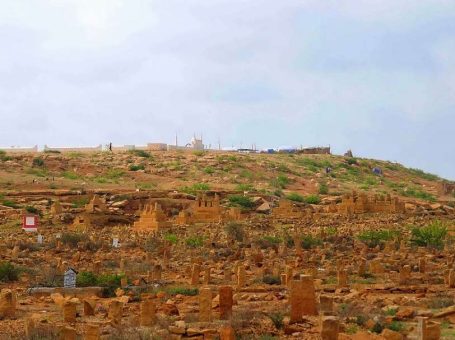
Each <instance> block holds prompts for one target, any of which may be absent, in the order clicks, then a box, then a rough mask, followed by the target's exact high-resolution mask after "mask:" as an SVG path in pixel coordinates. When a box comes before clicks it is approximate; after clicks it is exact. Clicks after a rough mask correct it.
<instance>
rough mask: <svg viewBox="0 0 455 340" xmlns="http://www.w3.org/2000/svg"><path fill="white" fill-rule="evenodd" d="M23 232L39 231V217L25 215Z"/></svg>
mask: <svg viewBox="0 0 455 340" xmlns="http://www.w3.org/2000/svg"><path fill="white" fill-rule="evenodd" d="M22 230H25V231H38V216H36V215H24V219H23V221H22Z"/></svg>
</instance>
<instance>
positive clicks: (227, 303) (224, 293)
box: [218, 286, 234, 320]
mask: <svg viewBox="0 0 455 340" xmlns="http://www.w3.org/2000/svg"><path fill="white" fill-rule="evenodd" d="M218 294H219V296H220V319H221V320H229V319H230V318H231V317H232V305H233V304H234V301H233V296H232V287H231V286H220V287H219V293H218Z"/></svg>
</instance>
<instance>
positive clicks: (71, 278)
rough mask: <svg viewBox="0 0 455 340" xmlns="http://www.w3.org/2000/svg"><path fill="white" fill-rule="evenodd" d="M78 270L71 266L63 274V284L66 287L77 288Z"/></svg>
mask: <svg viewBox="0 0 455 340" xmlns="http://www.w3.org/2000/svg"><path fill="white" fill-rule="evenodd" d="M76 275H77V272H76V271H75V270H74V269H73V268H69V269H68V270H67V271H66V272H65V274H64V276H63V286H64V287H65V288H76Z"/></svg>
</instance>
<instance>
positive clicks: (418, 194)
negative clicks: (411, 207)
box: [398, 188, 436, 202]
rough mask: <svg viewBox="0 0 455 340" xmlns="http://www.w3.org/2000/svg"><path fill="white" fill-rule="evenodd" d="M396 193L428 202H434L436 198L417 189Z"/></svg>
mask: <svg viewBox="0 0 455 340" xmlns="http://www.w3.org/2000/svg"><path fill="white" fill-rule="evenodd" d="M398 192H399V193H400V194H401V195H403V196H406V197H414V198H419V199H422V200H425V201H428V202H436V197H434V196H433V195H432V194H430V193H428V192H426V191H423V190H420V189H417V188H405V189H400V190H399V191H398Z"/></svg>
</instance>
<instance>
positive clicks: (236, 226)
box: [224, 222, 245, 242]
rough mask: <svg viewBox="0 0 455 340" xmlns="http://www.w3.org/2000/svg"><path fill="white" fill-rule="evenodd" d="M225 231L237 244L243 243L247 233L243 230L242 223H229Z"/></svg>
mask: <svg viewBox="0 0 455 340" xmlns="http://www.w3.org/2000/svg"><path fill="white" fill-rule="evenodd" d="M224 230H225V231H226V234H227V235H228V236H229V237H231V238H233V239H234V240H236V241H237V242H243V239H244V237H245V232H244V230H243V226H242V225H241V224H240V223H235V222H229V223H228V224H226V226H225V228H224Z"/></svg>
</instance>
